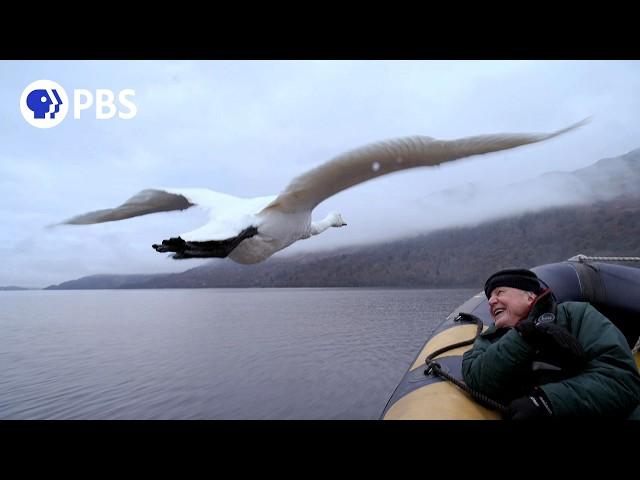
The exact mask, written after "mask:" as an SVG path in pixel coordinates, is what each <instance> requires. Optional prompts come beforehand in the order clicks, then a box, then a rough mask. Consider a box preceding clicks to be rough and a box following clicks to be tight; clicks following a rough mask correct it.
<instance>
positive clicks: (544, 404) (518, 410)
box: [504, 391, 553, 420]
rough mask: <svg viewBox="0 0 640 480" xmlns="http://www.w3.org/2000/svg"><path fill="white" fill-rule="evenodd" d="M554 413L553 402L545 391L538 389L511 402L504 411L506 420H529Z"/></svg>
mask: <svg viewBox="0 0 640 480" xmlns="http://www.w3.org/2000/svg"><path fill="white" fill-rule="evenodd" d="M552 415H553V411H552V410H551V404H550V403H549V401H548V400H547V398H546V397H545V395H544V393H542V392H541V391H537V392H534V393H532V394H531V395H527V396H526V397H520V398H516V399H515V400H514V401H513V402H511V403H510V404H509V406H508V407H507V411H506V412H505V413H504V418H505V420H529V419H532V418H540V417H550V416H552Z"/></svg>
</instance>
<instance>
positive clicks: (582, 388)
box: [462, 269, 640, 419]
mask: <svg viewBox="0 0 640 480" xmlns="http://www.w3.org/2000/svg"><path fill="white" fill-rule="evenodd" d="M484 291H485V295H486V296H487V298H488V299H489V308H490V310H491V317H492V318H493V321H494V325H492V326H491V327H489V328H488V329H487V330H486V331H484V332H483V333H482V334H481V335H480V336H479V337H478V338H477V339H476V341H475V343H474V345H473V348H472V349H471V350H468V351H467V352H466V353H465V354H464V357H463V361H462V374H463V378H464V380H465V382H466V383H467V385H469V386H470V387H471V388H473V389H475V390H478V391H479V392H481V393H483V394H485V395H487V396H489V397H491V398H493V399H495V400H497V401H499V402H502V403H504V404H506V405H508V408H507V412H506V413H505V418H507V419H529V418H536V417H543V416H558V417H560V416H582V417H584V416H605V417H619V418H638V419H640V374H639V373H638V369H637V367H636V364H635V361H634V359H633V355H632V353H631V350H630V348H629V346H628V344H627V341H626V339H625V338H624V336H623V335H622V333H621V332H620V331H619V330H618V328H616V326H615V325H613V323H611V322H610V321H609V320H608V319H607V318H606V317H604V316H603V315H602V314H601V313H600V312H598V311H597V310H596V309H595V308H594V307H593V306H591V305H590V304H588V303H583V302H565V303H561V304H557V303H556V301H555V297H554V296H553V293H552V292H551V291H550V290H549V289H543V288H542V287H541V285H540V282H539V280H538V277H537V276H536V275H535V273H533V272H532V271H530V270H524V269H508V270H501V271H499V272H496V273H494V274H493V275H491V277H489V279H487V282H486V284H485V288H484Z"/></svg>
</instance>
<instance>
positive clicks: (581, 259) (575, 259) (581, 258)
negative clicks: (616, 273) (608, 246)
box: [567, 253, 640, 263]
mask: <svg viewBox="0 0 640 480" xmlns="http://www.w3.org/2000/svg"><path fill="white" fill-rule="evenodd" d="M567 261H569V262H581V263H582V262H590V261H592V262H640V257H590V256H588V255H583V254H582V253H580V254H578V255H576V256H575V257H571V258H570V259H569V260H567Z"/></svg>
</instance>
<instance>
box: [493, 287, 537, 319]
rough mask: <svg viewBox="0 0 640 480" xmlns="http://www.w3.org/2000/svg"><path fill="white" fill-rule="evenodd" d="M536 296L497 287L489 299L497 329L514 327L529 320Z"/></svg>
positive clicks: (517, 290)
mask: <svg viewBox="0 0 640 480" xmlns="http://www.w3.org/2000/svg"><path fill="white" fill-rule="evenodd" d="M535 299H536V296H535V295H534V294H533V293H531V292H525V291H524V290H519V289H517V288H511V287H496V288H494V289H493V291H492V292H491V296H490V297H489V310H490V312H491V318H493V321H494V322H495V324H496V327H498V328H503V327H514V326H515V325H516V324H517V323H518V322H519V321H520V320H523V319H525V318H527V315H528V314H529V310H530V309H531V304H533V302H534V300H535Z"/></svg>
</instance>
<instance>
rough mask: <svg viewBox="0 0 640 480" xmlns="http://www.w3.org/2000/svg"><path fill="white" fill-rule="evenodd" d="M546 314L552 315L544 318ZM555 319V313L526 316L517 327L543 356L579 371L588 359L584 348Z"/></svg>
mask: <svg viewBox="0 0 640 480" xmlns="http://www.w3.org/2000/svg"><path fill="white" fill-rule="evenodd" d="M545 316H550V317H547V318H546V319H543V317H545ZM545 320H546V321H545ZM554 320H555V317H554V316H553V314H550V313H547V314H544V315H541V316H540V317H538V318H533V317H529V318H526V319H524V320H522V321H521V322H519V323H518V324H517V325H516V327H515V328H516V330H517V331H518V332H520V335H522V338H524V339H525V340H526V341H527V342H528V343H529V344H530V345H532V346H534V347H536V348H537V349H538V350H539V352H540V356H541V358H544V359H545V360H547V361H549V362H550V363H553V364H556V365H558V366H559V367H562V368H564V369H567V370H569V371H577V370H579V369H580V368H581V367H582V366H583V365H584V364H585V362H586V360H587V358H586V354H585V352H584V349H583V348H582V345H581V344H580V342H579V341H578V339H577V338H576V337H574V336H573V335H571V333H570V332H569V330H567V329H566V328H564V327H561V326H560V325H558V324H556V323H555V321H554Z"/></svg>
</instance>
